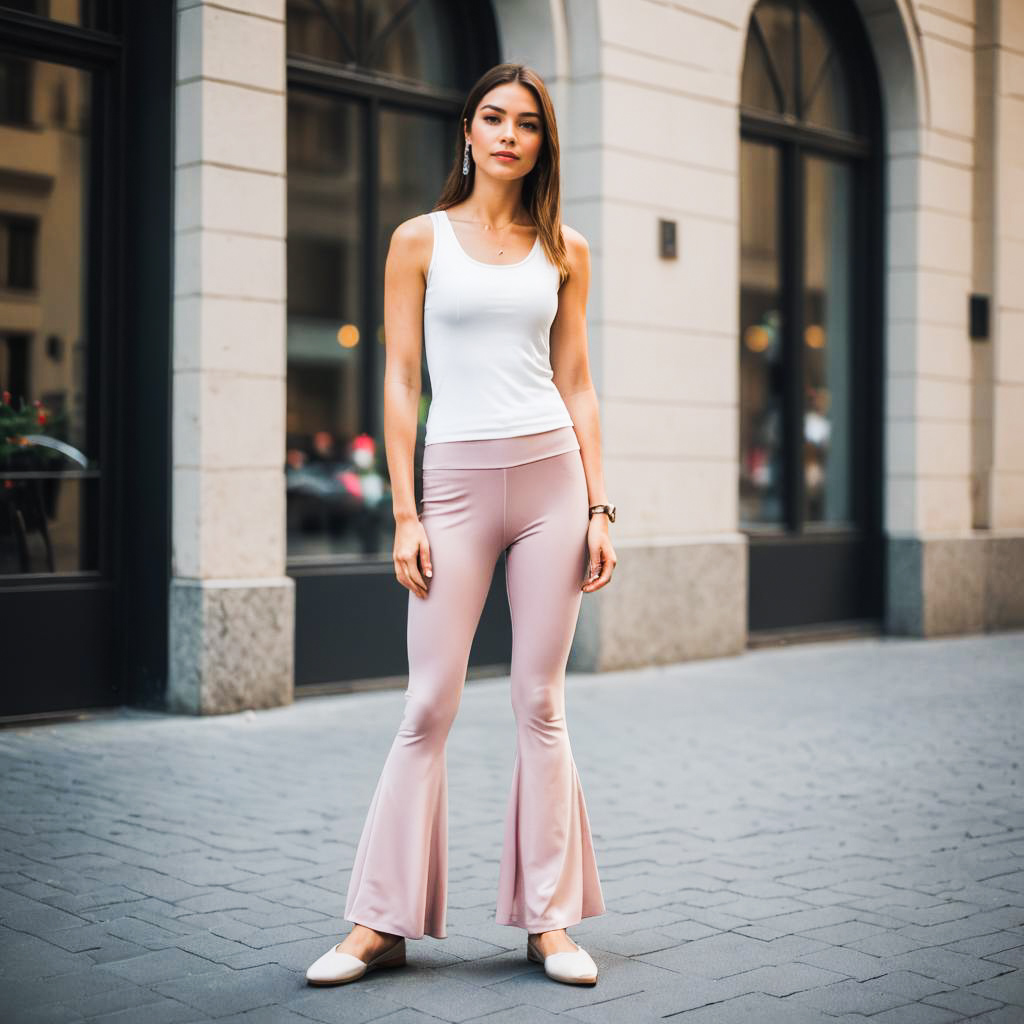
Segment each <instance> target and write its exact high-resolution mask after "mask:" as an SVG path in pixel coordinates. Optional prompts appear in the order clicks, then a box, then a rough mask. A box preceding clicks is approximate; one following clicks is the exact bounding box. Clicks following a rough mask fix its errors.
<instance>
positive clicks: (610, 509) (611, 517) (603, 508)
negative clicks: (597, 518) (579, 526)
mask: <svg viewBox="0 0 1024 1024" xmlns="http://www.w3.org/2000/svg"><path fill="white" fill-rule="evenodd" d="M595 512H604V513H606V514H607V516H608V522H609V523H614V522H615V506H614V505H591V506H590V518H591V519H593V518H594V513H595Z"/></svg>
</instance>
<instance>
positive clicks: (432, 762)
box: [306, 64, 616, 984]
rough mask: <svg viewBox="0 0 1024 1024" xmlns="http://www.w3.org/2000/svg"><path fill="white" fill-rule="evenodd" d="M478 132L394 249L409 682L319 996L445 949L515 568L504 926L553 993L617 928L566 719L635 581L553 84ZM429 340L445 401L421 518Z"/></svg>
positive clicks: (497, 113)
mask: <svg viewBox="0 0 1024 1024" xmlns="http://www.w3.org/2000/svg"><path fill="white" fill-rule="evenodd" d="M462 127H463V132H464V144H463V142H462V141H461V140H460V144H459V151H458V160H457V162H456V164H455V166H454V167H453V169H452V172H451V174H450V175H449V178H448V181H447V182H446V184H445V187H444V190H443V192H442V195H441V198H440V200H439V202H438V206H437V208H436V209H435V210H433V211H432V212H431V213H429V214H425V215H422V216H419V217H414V218H412V219H411V220H408V221H406V222H405V223H403V224H400V225H399V226H398V227H397V228H396V229H395V231H394V234H393V235H392V240H391V247H390V251H389V252H388V258H387V263H386V267H385V330H386V338H387V359H386V369H385V405H386V408H385V441H386V449H387V459H388V468H389V470H390V475H391V485H392V489H393V494H394V513H395V523H396V530H395V544H394V566H395V575H396V576H397V578H398V581H399V582H400V583H401V584H402V586H404V587H406V588H407V589H408V590H409V606H408V616H409V617H408V628H407V639H408V653H409V683H408V688H407V690H406V694H405V696H406V706H405V712H404V715H403V718H402V722H401V725H400V727H399V730H398V734H397V736H396V737H395V740H394V743H393V745H392V747H391V750H390V753H389V754H388V758H387V760H386V762H385V765H384V768H383V771H382V773H381V776H380V780H379V782H378V784H377V788H376V791H375V792H374V795H373V798H372V801H371V803H370V807H369V810H368V812H367V816H366V822H365V825H364V827H363V831H362V835H361V838H360V841H359V846H358V848H357V851H356V855H355V860H354V863H353V867H352V874H351V877H350V880H349V889H348V899H347V902H346V907H345V917H346V919H347V920H350V921H352V922H353V923H354V927H353V928H352V931H351V932H350V933H349V934H348V936H347V937H346V938H345V939H344V940H343V941H342V942H340V943H338V944H337V945H336V946H334V947H333V948H332V949H330V950H328V952H326V953H325V954H324V955H323V956H321V957H320V958H319V959H318V960H317V961H316V962H315V963H313V964H312V965H311V966H310V968H309V970H308V971H307V974H306V977H307V979H308V980H309V981H310V982H311V983H313V984H337V983H339V982H344V981H352V980H354V979H355V978H358V977H361V976H362V975H363V974H364V973H365V972H366V971H367V970H368V969H370V968H373V967H385V966H394V965H397V964H403V963H405V940H406V938H421V937H422V936H423V935H424V934H429V935H433V936H435V937H436V938H445V937H446V930H445V911H446V900H447V877H448V875H447V872H448V859H447V858H448V833H447V828H448V805H447V767H446V761H445V742H446V739H447V736H448V732H449V730H450V728H451V725H452V723H453V721H454V719H455V715H456V711H457V709H458V705H459V701H460V699H461V695H462V688H463V684H464V682H465V678H466V668H467V665H468V661H469V652H470V647H471V645H472V641H473V637H474V634H475V632H476V628H477V625H478V622H479V618H480V614H481V611H482V608H483V604H484V599H485V597H486V595H487V592H488V589H489V587H490V582H491V579H492V576H493V572H494V567H495V564H496V562H497V559H498V557H499V556H500V555H501V552H502V551H505V552H506V579H507V587H508V599H509V609H510V613H511V619H512V633H513V647H512V667H511V696H512V706H513V709H514V712H515V718H516V737H517V753H516V759H515V765H514V769H513V778H512V787H511V792H510V794H509V800H508V807H507V812H506V818H505V826H504V828H505V831H504V846H503V851H502V860H501V867H500V877H499V884H498V889H499V892H498V904H497V915H496V920H497V922H498V923H499V924H508V925H515V926H517V927H520V928H524V929H526V931H527V933H528V935H527V955H528V957H529V958H530V959H531V960H535V961H538V962H543V964H544V968H545V972H546V973H547V974H548V976H549V977H552V978H554V979H556V980H558V981H564V982H569V983H575V984H593V983H595V982H596V981H597V968H596V966H595V964H594V961H593V960H592V959H591V957H590V955H589V953H587V951H586V950H585V949H582V948H581V947H578V946H577V945H576V944H575V943H574V942H573V941H572V940H571V939H570V938H569V936H568V935H567V934H566V928H568V927H570V926H571V925H573V924H576V923H578V922H579V921H580V920H582V919H583V918H585V917H592V916H595V915H598V914H601V913H603V912H604V910H605V905H604V900H603V898H602V893H601V886H600V881H599V879H598V873H597V864H596V860H595V855H594V848H593V844H592V841H591V833H590V827H589V822H588V818H587V809H586V804H585V802H584V799H583V789H582V786H581V783H580V779H579V776H578V775H577V772H576V765H575V762H574V760H573V756H572V751H571V749H570V745H569V736H568V732H567V730H566V724H565V715H564V711H565V702H564V688H565V666H566V661H567V659H568V655H569V648H570V646H571V643H572V638H573V633H574V631H575V628H576V622H577V619H578V616H579V610H580V604H581V601H582V595H583V593H593V592H594V591H596V590H599V589H600V588H601V587H603V586H605V585H606V584H607V583H608V582H609V580H610V579H611V575H612V570H613V569H614V567H615V561H616V558H615V552H614V550H613V548H612V545H611V541H610V540H609V536H608V523H609V521H614V517H615V509H614V506H612V505H609V504H607V497H606V495H605V491H604V479H603V474H602V469H601V454H600V447H599V445H600V437H599V422H598V406H597V398H596V395H595V392H594V388H593V385H592V383H591V379H590V371H589V364H588V359H587V336H586V298H587V289H588V285H589V276H590V264H589V252H588V248H587V243H586V241H585V239H584V238H583V237H582V236H581V235H580V234H579V233H578V232H576V231H574V230H573V229H572V228H568V227H562V226H561V225H560V193H559V180H560V177H559V176H560V171H559V163H558V134H557V129H556V126H555V117H554V112H553V109H552V106H551V101H550V98H549V96H548V92H547V89H546V88H545V86H544V83H543V81H542V80H541V78H540V77H539V76H538V75H537V74H536V73H535V72H534V71H532V70H530V69H529V68H526V67H524V66H523V65H521V64H500V65H498V66H496V67H494V68H492V69H491V70H490V71H489V72H487V73H486V74H485V75H484V76H483V77H482V78H481V79H480V81H479V82H477V84H476V85H475V86H474V87H473V89H472V90H471V92H470V94H469V96H468V97H467V100H466V104H465V107H464V109H463V118H462ZM421 336H422V338H423V340H424V343H425V345H426V355H427V368H428V371H429V373H430V380H431V386H432V393H433V394H432V401H431V405H430V410H429V413H428V416H427V424H426V437H425V439H424V454H423V499H422V511H421V513H420V514H419V516H417V513H416V502H415V496H414V489H413V452H414V447H415V441H416V424H417V409H418V405H419V397H420V366H421V362H420V360H421V350H420V338H421ZM588 509H589V512H588ZM585 562H588V565H587V568H586V571H584V563H585Z"/></svg>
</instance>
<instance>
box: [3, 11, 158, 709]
mask: <svg viewBox="0 0 1024 1024" xmlns="http://www.w3.org/2000/svg"><path fill="white" fill-rule="evenodd" d="M173 39H174V7H173V4H172V3H170V2H156V3H152V4H149V5H147V10H146V12H145V17H142V15H141V14H140V13H139V11H138V10H137V9H136V8H135V7H133V6H132V5H123V6H122V5H121V4H117V3H114V2H113V0H111V2H109V3H104V2H92V3H72V2H68V3H60V2H57V0H52V2H46V0H35V2H28V0H21V2H11V0H0V392H2V393H0V623H2V629H3V645H2V646H3V667H2V670H0V678H2V680H3V683H2V687H0V715H3V716H16V715H26V714H38V713H58V712H62V711H66V710H67V709H73V708H85V707H97V706H104V705H110V704H117V703H123V702H125V701H128V700H135V701H146V700H148V699H155V698H156V696H157V695H158V694H161V693H162V686H163V681H164V679H165V669H164V663H165V660H166V650H165V642H164V641H163V633H164V631H165V630H164V627H165V624H166V611H165V604H166V587H167V569H166V559H164V560H163V562H162V563H161V559H160V554H161V552H164V553H165V552H166V550H167V543H168V540H167V538H168V531H167V526H166V519H167V507H168V499H169V494H168V489H167V485H166V478H167V472H168V460H167V455H166V446H167V441H168V430H169V415H170V408H169V402H168V397H167V393H168V386H169V376H168V369H167V356H168V353H169V332H170V287H171V283H170V282H171V269H170V250H171V201H170V198H171V182H172V172H173V154H172V149H171V140H172V137H173V124H172V117H171V110H172V99H173V81H174V79H173V62H172V56H173ZM141 338H145V341H146V351H145V353H142V352H141V351H140V349H139V339H141ZM143 527H144V528H143Z"/></svg>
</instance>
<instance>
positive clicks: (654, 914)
mask: <svg viewBox="0 0 1024 1024" xmlns="http://www.w3.org/2000/svg"><path fill="white" fill-rule="evenodd" d="M403 702H404V692H403V691H401V690H396V691H385V692H371V693H360V694H352V695H346V696H334V697H317V698H308V699H303V700H300V701H298V702H297V703H296V704H294V705H293V706H290V707H287V708H280V709H275V710H271V711H260V712H255V713H254V712H245V713H243V714H239V715H231V716H223V717H214V718H188V717H177V716H163V715H158V714H151V713H147V712H142V711H133V710H125V711H122V712H119V713H115V714H114V715H112V716H110V717H107V718H99V719H96V720H93V721H86V722H77V723H65V724H59V725H47V726H34V727H27V728H20V729H10V730H3V731H0V779H2V781H0V801H2V803H0V807H2V810H0V1019H2V1020H3V1021H4V1022H5V1024H28V1022H35V1024H41V1022H44V1021H45V1022H62V1021H84V1020H88V1021H97V1022H99V1021H102V1022H103V1024H114V1022H118V1024H120V1022H125V1024H136V1022H138V1024H185V1022H192V1021H208V1020H213V1019H216V1020H220V1021H231V1022H243V1021H244V1022H246V1024H308V1022H309V1021H310V1020H312V1021H323V1022H342V1021H345V1022H363V1021H371V1020H372V1021H386V1022H387V1024H413V1022H433V1021H438V1020H441V1021H486V1022H487V1024H511V1022H516V1024H518V1022H522V1024H544V1022H547V1021H554V1020H556V1019H557V1020H562V1021H570V1022H571V1021H575V1022H581V1021H582V1022H588V1021H589V1022H595V1024H598V1022H609V1024H635V1022H643V1021H656V1020H659V1019H661V1018H663V1017H668V1018H670V1020H671V1021H672V1022H679V1024H720V1022H723V1024H724V1022H730V1024H731V1022H736V1024H774V1022H779V1024H811V1022H823V1021H828V1022H835V1021H842V1022H853V1021H857V1022H863V1021H864V1020H865V1019H866V1018H870V1020H871V1021H872V1022H877V1024H942V1022H946V1021H960V1020H966V1019H972V1020H975V1021H985V1022H1001V1024H1010V1022H1015V1024H1020V1022H1022V1021H1024V802H1022V796H1024V773H1022V770H1021V763H1022V761H1024V632H1014V633H1003V634H994V635H985V636H973V637H961V638H952V639H937V640H926V641H920V640H910V639H897V638H881V639H879V638H871V639H862V640H852V641H844V642H836V643H822V644H813V645H807V646H796V647H787V648H782V649H763V650H757V651H751V652H747V653H745V654H743V655H741V656H739V657H736V658H724V659H717V660H714V661H701V662H688V663H685V664H682V665H677V666H672V667H669V668H652V669H644V670H640V671H635V672H620V673H613V674H607V675H598V676H589V675H574V674H570V676H569V680H568V683H567V691H566V703H567V716H568V723H569V732H570V737H571V740H572V744H573V752H574V755H575V758H576V763H577V766H578V768H579V771H580V777H581V779H582V781H583V786H584V790H585V793H586V798H587V806H588V810H589V814H590V820H591V826H592V828H593V832H594V841H595V845H596V848H597V855H598V864H599V867H600V871H601V878H602V883H603V888H604V895H605V900H606V903H607V905H608V913H607V914H605V915H602V916H601V917H597V918H588V919H587V920H585V921H583V922H581V923H580V924H579V925H577V926H576V927H574V928H572V929H570V932H569V933H570V935H571V936H572V937H573V938H575V939H576V940H577V941H578V942H579V943H580V944H581V945H583V946H585V947H586V948H587V949H588V950H589V951H590V952H591V954H592V955H593V957H594V959H595V960H596V961H597V964H598V968H599V970H600V979H599V981H598V983H597V985H596V986H594V987H593V988H584V987H577V986H570V985H563V984H559V983H557V982H554V981H551V980H549V979H548V978H546V977H545V975H544V974H543V969H542V968H541V967H540V965H538V964H533V963H529V962H527V960H526V958H525V934H524V933H522V932H521V931H519V930H517V929H514V928H507V927H503V926H500V925H497V924H495V923H494V904H495V897H496V884H497V876H498V863H499V858H500V843H501V837H502V825H503V814H504V809H505V801H506V799H507V793H508V785H509V782H510V778H511V768H512V753H513V744H514V731H513V718H512V710H511V707H510V704H509V697H508V681H507V679H487V680H479V681H473V682H471V683H469V684H468V685H467V687H466V690H465V693H464V696H463V700H462V706H461V708H460V711H459V716H458V719H457V720H456V723H455V727H454V729H453V730H452V733H451V736H450V738H449V741H448V772H449V810H450V818H449V821H450V824H449V831H450V874H449V881H450V889H449V909H448V931H449V938H448V939H446V940H437V939H432V938H429V937H427V938H425V939H422V940H419V941H410V942H409V944H408V945H409V965H408V966H407V967H406V968H404V969H403V968H400V969H396V970H387V971H379V972H372V973H370V974H368V975H366V977H364V978H363V979H361V980H360V981H357V982H355V983H352V984H349V985H343V986H340V987H331V988H312V987H310V986H307V985H306V983H305V979H304V972H305V969H306V967H307V965H308V964H309V963H311V962H312V961H313V960H314V959H316V957H318V956H319V955H320V954H321V953H322V952H324V951H325V950H326V949H327V948H329V946H330V945H331V943H332V941H333V942H337V941H339V940H340V938H341V937H342V936H343V935H345V934H346V932H347V931H348V930H349V928H350V925H349V924H348V923H347V922H345V921H344V920H343V918H342V916H341V915H342V912H343V907H344V900H345V893H346V887H347V882H348V871H349V866H350V865H351V861H352V857H353V854H354V850H355V843H356V842H357V840H358V838H359V830H360V828H361V827H362V822H363V817H364V814H365V812H366V808H367V806H368V804H369V800H370V796H371V794H372V791H373V788H374V786H375V784H376V780H377V776H378V773H379V771H380V768H381V766H382V764H383V761H384V757H385V755H386V754H387V750H388V748H389V746H390V743H391V740H392V738H393V736H394V733H395V730H396V728H397V725H398V721H399V719H400V718H401V714H402V710H403Z"/></svg>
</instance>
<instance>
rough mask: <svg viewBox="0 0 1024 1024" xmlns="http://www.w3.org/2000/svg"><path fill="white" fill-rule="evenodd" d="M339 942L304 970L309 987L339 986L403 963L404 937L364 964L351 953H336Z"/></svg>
mask: <svg viewBox="0 0 1024 1024" xmlns="http://www.w3.org/2000/svg"><path fill="white" fill-rule="evenodd" d="M340 945H341V943H340V942H339V943H338V944H337V945H336V946H332V947H331V948H330V949H329V950H327V952H326V953H324V955H323V956H322V957H320V959H319V960H315V961H314V962H313V963H311V964H310V965H309V967H308V968H307V969H306V981H308V982H309V983H310V984H311V985H340V984H342V983H343V982H346V981H355V980H356V978H361V977H362V976H363V975H364V974H365V973H366V972H367V971H370V970H373V968H375V967H401V966H402V964H404V963H405V936H402V938H400V939H399V940H398V942H396V943H395V944H394V945H393V946H391V947H390V948H389V949H385V950H384V952H383V953H378V954H377V955H376V956H375V957H372V958H371V959H370V960H369V961H367V962H364V961H362V960H360V959H359V957H357V956H354V955H353V954H352V953H341V952H339V951H338V946H340Z"/></svg>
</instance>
